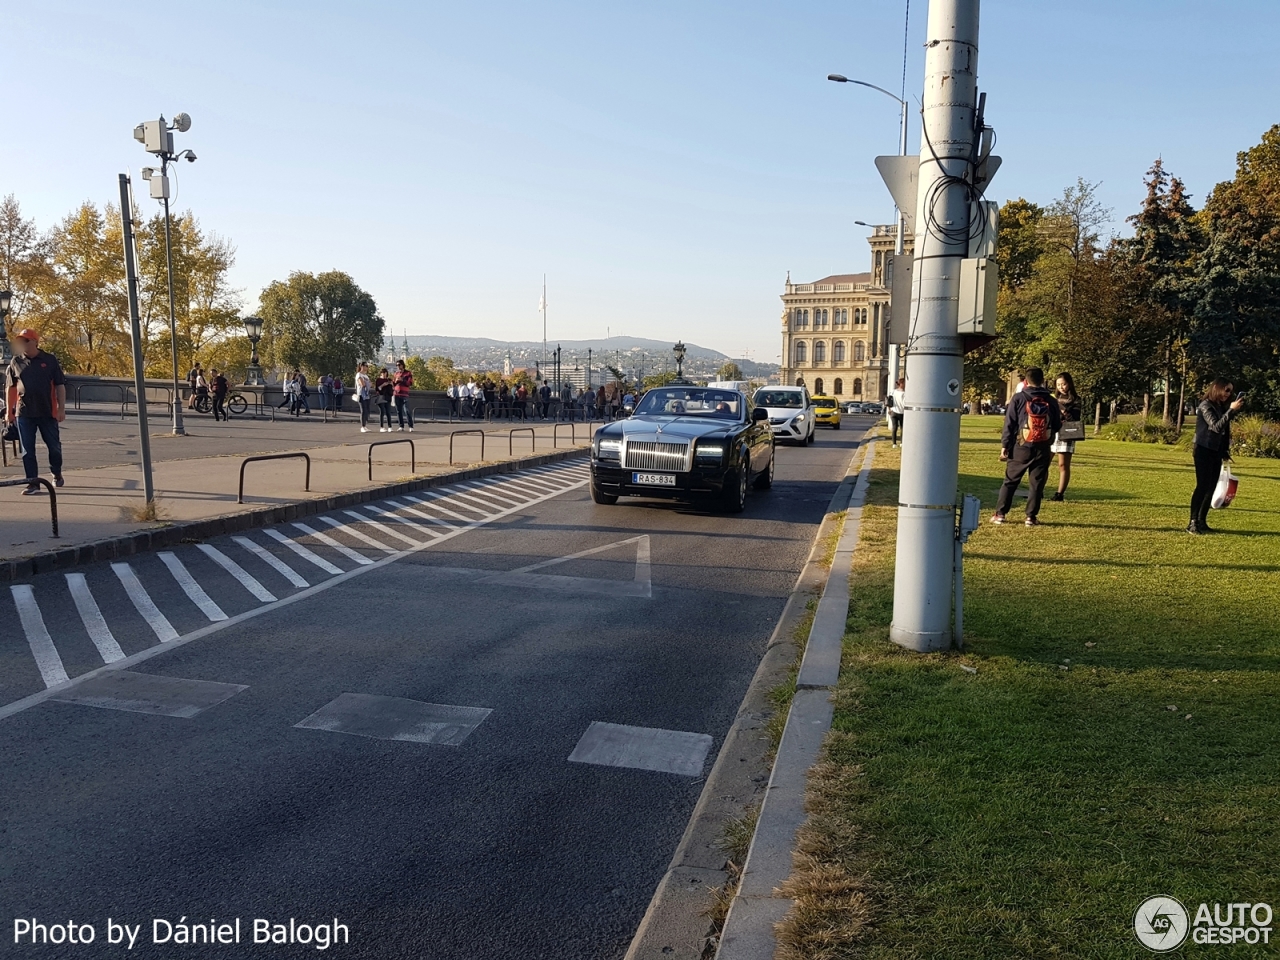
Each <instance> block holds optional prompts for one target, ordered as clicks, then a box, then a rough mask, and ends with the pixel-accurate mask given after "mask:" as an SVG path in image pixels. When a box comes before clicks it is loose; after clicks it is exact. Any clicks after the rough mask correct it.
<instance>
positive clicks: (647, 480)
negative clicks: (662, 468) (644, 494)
mask: <svg viewBox="0 0 1280 960" xmlns="http://www.w3.org/2000/svg"><path fill="white" fill-rule="evenodd" d="M631 482H632V483H634V484H636V485H637V486H646V487H674V486H675V485H676V478H675V474H672V473H633V474H632V475H631Z"/></svg>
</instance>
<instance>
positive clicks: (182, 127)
mask: <svg viewBox="0 0 1280 960" xmlns="http://www.w3.org/2000/svg"><path fill="white" fill-rule="evenodd" d="M173 127H174V129H175V130H177V131H178V132H179V133H186V132H187V131H188V130H190V129H191V114H189V113H179V114H175V115H174V118H173Z"/></svg>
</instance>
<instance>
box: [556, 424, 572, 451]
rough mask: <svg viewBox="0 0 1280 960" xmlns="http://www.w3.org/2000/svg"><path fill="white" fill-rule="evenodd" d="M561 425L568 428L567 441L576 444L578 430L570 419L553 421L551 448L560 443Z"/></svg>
mask: <svg viewBox="0 0 1280 960" xmlns="http://www.w3.org/2000/svg"><path fill="white" fill-rule="evenodd" d="M561 427H568V428H569V442H570V443H571V444H577V442H578V430H577V427H576V426H575V425H574V423H573V421H572V420H571V421H569V422H568V423H553V424H552V425H551V448H552V449H553V450H554V449H555V448H556V447H558V446H559V445H560V428H561Z"/></svg>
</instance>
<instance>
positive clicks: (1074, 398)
mask: <svg viewBox="0 0 1280 960" xmlns="http://www.w3.org/2000/svg"><path fill="white" fill-rule="evenodd" d="M1054 399H1055V400H1057V401H1058V412H1059V413H1060V414H1061V415H1062V425H1063V428H1064V429H1065V427H1066V425H1067V424H1069V423H1070V424H1079V423H1080V416H1081V414H1080V397H1079V395H1078V394H1077V393H1076V382H1075V381H1074V380H1073V379H1071V374H1069V373H1066V372H1065V371H1064V372H1063V373H1060V374H1058V379H1057V381H1056V383H1055V384H1054ZM1061 433H1062V431H1061V430H1060V431H1058V434H1056V435H1055V436H1054V438H1053V446H1051V447H1050V448H1049V450H1050V451H1051V452H1053V453H1056V454H1057V455H1058V492H1057V493H1055V494H1054V495H1053V496H1052V497H1050V498H1049V499H1050V500H1055V501H1057V502H1058V503H1061V502H1062V501H1063V500H1065V499H1066V493H1067V484H1069V483H1070V482H1071V457H1072V455H1073V454H1074V453H1075V452H1076V442H1075V441H1074V440H1063V439H1062V437H1061Z"/></svg>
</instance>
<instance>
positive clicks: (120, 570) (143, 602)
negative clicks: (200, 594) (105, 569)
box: [111, 563, 178, 643]
mask: <svg viewBox="0 0 1280 960" xmlns="http://www.w3.org/2000/svg"><path fill="white" fill-rule="evenodd" d="M111 569H112V570H113V571H115V575H116V576H117V577H118V578H119V580H120V583H121V585H122V586H123V587H124V592H125V593H127V594H128V595H129V599H130V600H132V601H133V606H134V608H135V609H136V610H137V611H138V613H139V614H140V615H141V616H142V619H143V620H145V621H147V625H148V626H150V627H151V629H152V630H153V631H154V632H155V635H156V638H157V639H158V640H159V641H160V642H161V643H167V642H168V641H170V640H177V639H178V631H177V630H175V629H173V624H171V623H170V622H169V621H168V619H167V618H166V617H165V615H164V614H163V613H161V612H160V608H159V607H157V606H156V605H155V602H154V601H153V600H152V599H151V597H150V596H149V595H148V594H147V591H146V590H144V589H143V588H142V584H141V583H139V582H138V575H137V574H136V573H134V572H133V567H131V566H129V565H128V564H127V563H113V564H112V565H111Z"/></svg>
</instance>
